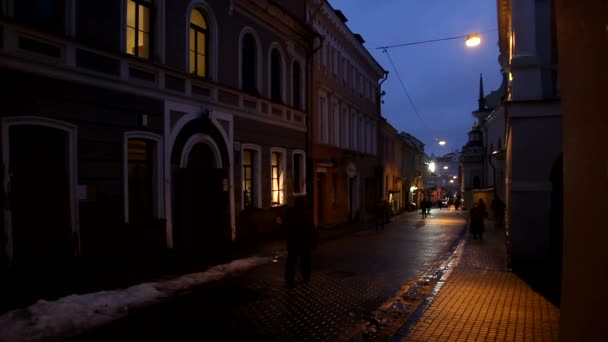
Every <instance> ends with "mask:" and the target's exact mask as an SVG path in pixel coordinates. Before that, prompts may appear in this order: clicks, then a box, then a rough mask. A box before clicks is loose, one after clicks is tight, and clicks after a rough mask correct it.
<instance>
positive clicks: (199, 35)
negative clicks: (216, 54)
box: [190, 10, 209, 77]
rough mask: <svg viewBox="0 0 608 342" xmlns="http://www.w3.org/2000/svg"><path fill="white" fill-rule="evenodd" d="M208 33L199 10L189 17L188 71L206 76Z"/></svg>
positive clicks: (205, 22)
mask: <svg viewBox="0 0 608 342" xmlns="http://www.w3.org/2000/svg"><path fill="white" fill-rule="evenodd" d="M207 50H208V34H207V20H205V17H204V16H203V14H202V13H201V11H199V10H193V11H192V15H191V17H190V73H193V74H196V75H198V76H202V77H206V76H207V67H208V64H209V63H208V62H207Z"/></svg>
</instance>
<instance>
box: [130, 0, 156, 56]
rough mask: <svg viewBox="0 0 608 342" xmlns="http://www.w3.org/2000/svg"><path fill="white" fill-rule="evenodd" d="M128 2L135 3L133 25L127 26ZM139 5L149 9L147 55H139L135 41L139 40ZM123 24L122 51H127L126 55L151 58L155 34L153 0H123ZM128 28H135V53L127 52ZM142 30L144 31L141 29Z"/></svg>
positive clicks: (153, 52)
mask: <svg viewBox="0 0 608 342" xmlns="http://www.w3.org/2000/svg"><path fill="white" fill-rule="evenodd" d="M129 2H133V3H135V27H130V26H129V18H128V15H129V10H128V7H129ZM140 6H142V7H146V8H148V10H149V23H150V25H149V27H148V32H147V33H148V45H149V46H148V47H147V48H148V57H142V56H140V55H139V52H138V49H137V46H138V45H137V42H138V40H139V32H140V30H139V27H138V26H139V25H138V23H139V15H138V13H139V9H140ZM124 18H125V24H124V29H125V31H124V39H125V44H124V47H125V48H124V51H125V53H127V54H128V55H131V56H134V57H137V58H142V59H146V60H153V57H154V55H155V51H154V48H155V45H156V44H155V41H154V40H155V39H156V34H155V22H156V9H155V1H154V0H125V15H124ZM129 28H133V29H135V41H134V42H135V49H134V50H135V53H130V52H129V45H128V44H129V39H128V35H129ZM141 32H144V33H145V31H141Z"/></svg>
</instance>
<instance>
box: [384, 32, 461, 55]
mask: <svg viewBox="0 0 608 342" xmlns="http://www.w3.org/2000/svg"><path fill="white" fill-rule="evenodd" d="M465 37H466V35H464V36H456V37H448V38H439V39H429V40H420V41H417V42H411V43H403V44H396V45H386V46H378V47H377V48H376V49H378V50H383V51H385V52H386V49H390V48H394V47H400V46H408V45H416V44H424V43H433V42H440V41H443V40H452V39H462V38H465Z"/></svg>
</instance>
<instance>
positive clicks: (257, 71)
mask: <svg viewBox="0 0 608 342" xmlns="http://www.w3.org/2000/svg"><path fill="white" fill-rule="evenodd" d="M247 35H251V38H252V39H253V42H254V46H255V51H254V55H253V57H254V58H255V61H254V65H253V72H254V75H253V78H254V80H253V87H254V89H245V87H244V85H245V84H244V81H245V80H244V77H243V73H244V72H245V71H244V70H243V69H244V68H243V62H244V61H243V53H244V51H243V42H244V39H245V37H246V36H247ZM261 75H262V47H261V44H260V37H259V36H258V34H257V32H256V31H255V30H254V29H252V28H251V27H245V28H243V30H242V31H241V34H240V36H239V89H241V90H243V91H245V92H250V93H253V94H252V95H255V96H259V95H260V89H261V88H262V80H261V78H262V77H261Z"/></svg>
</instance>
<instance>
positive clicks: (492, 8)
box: [329, 0, 501, 155]
mask: <svg viewBox="0 0 608 342" xmlns="http://www.w3.org/2000/svg"><path fill="white" fill-rule="evenodd" d="M329 2H330V4H331V5H332V6H333V7H334V8H335V9H339V10H341V11H342V12H343V13H344V15H345V16H346V18H347V19H348V22H347V23H346V24H347V25H348V27H349V28H350V29H351V31H352V32H353V33H359V34H361V35H362V36H363V39H365V44H364V45H365V47H366V48H367V49H368V50H369V51H370V53H371V54H372V56H374V58H375V59H376V60H377V61H378V62H379V63H380V65H382V67H383V68H384V69H385V70H387V71H389V75H388V79H387V80H386V82H384V83H383V84H382V88H383V90H384V91H386V95H385V96H384V98H383V99H384V105H383V106H382V116H384V117H386V118H387V119H388V121H389V122H390V123H391V125H393V127H395V128H396V129H397V130H398V131H405V132H408V133H411V134H413V135H414V136H416V137H417V138H418V139H420V140H421V141H422V142H424V143H425V145H426V146H425V152H426V153H427V154H428V155H431V154H432V153H434V154H435V155H443V154H445V153H449V152H452V151H453V150H455V149H458V150H461V149H462V145H464V144H465V143H466V141H467V132H469V130H470V129H471V127H472V125H473V124H474V122H475V120H474V118H473V116H472V115H471V112H472V111H474V110H475V109H476V108H477V98H478V94H479V74H480V73H481V74H483V79H484V90H485V93H486V94H488V93H490V92H491V91H493V90H496V89H497V88H498V87H499V86H500V81H501V75H500V65H499V64H498V55H499V51H498V45H497V43H498V31H497V19H496V17H497V14H496V1H487V0H461V1H448V0H425V1H417V0H376V1H370V0H330V1H329ZM471 33H480V34H481V35H482V38H481V39H482V41H481V45H479V46H477V47H473V48H469V47H466V46H465V44H464V38H462V39H453V40H445V41H439V42H432V43H426V44H417V45H411V46H404V47H394V48H390V49H388V50H387V51H388V54H387V53H384V52H383V51H382V50H378V49H376V48H377V47H379V46H387V45H396V44H402V43H410V42H417V41H423V40H433V39H440V38H449V37H455V36H463V35H467V34H471ZM389 56H390V59H389ZM390 60H392V62H393V64H394V66H395V68H393V64H391V62H390ZM395 69H396V72H397V73H398V74H399V76H400V77H401V81H402V82H403V85H404V86H405V89H406V90H407V92H408V93H409V96H410V98H411V100H412V102H413V104H414V106H415V108H416V109H414V108H413V107H412V105H411V103H410V101H409V100H408V97H407V95H406V92H405V91H404V89H403V87H402V86H401V83H400V82H399V78H398V77H397V75H396V72H395ZM416 112H417V114H416ZM435 138H439V139H445V140H446V141H447V144H446V145H445V146H439V145H438V144H437V143H436V141H435Z"/></svg>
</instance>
